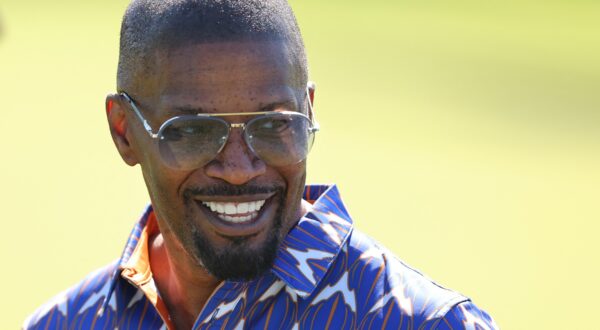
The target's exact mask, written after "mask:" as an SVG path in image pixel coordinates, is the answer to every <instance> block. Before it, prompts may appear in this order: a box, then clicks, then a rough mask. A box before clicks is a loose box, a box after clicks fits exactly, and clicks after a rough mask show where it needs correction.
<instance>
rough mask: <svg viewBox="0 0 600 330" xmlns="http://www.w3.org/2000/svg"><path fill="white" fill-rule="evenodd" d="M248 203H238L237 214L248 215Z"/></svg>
mask: <svg viewBox="0 0 600 330" xmlns="http://www.w3.org/2000/svg"><path fill="white" fill-rule="evenodd" d="M249 209H250V203H240V204H238V206H237V213H248V210H249Z"/></svg>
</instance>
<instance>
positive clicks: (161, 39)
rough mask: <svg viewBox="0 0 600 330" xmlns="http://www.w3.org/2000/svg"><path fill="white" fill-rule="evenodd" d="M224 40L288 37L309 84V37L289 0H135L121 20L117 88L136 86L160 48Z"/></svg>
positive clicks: (301, 78) (300, 76)
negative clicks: (306, 48)
mask: <svg viewBox="0 0 600 330" xmlns="http://www.w3.org/2000/svg"><path fill="white" fill-rule="evenodd" d="M221 41H223V42H225V41H283V42H285V43H286V45H287V48H288V51H289V55H290V57H291V62H292V63H294V64H295V66H296V67H297V72H296V73H295V76H296V77H295V78H294V80H295V81H294V83H295V84H298V85H299V86H298V87H302V88H303V87H304V86H306V83H307V80H308V68H307V66H308V65H307V60H306V53H305V51H304V43H303V41H302V36H301V34H300V30H299V28H298V23H297V22H296V18H295V16H294V13H293V12H292V9H291V8H290V6H289V4H288V3H287V1H286V0H133V1H132V2H131V3H130V4H129V6H128V8H127V10H126V12H125V15H124V17H123V22H122V25H121V42H120V51H119V67H118V72H117V89H118V90H119V91H124V90H131V89H133V88H135V86H136V85H135V84H136V81H137V80H138V78H141V77H143V75H145V74H148V73H150V74H151V73H152V72H153V69H154V67H153V65H152V60H153V56H154V54H155V51H156V50H157V49H174V48H177V47H180V46H185V45H188V44H192V43H212V42H221Z"/></svg>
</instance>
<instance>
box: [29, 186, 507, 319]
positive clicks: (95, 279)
mask: <svg viewBox="0 0 600 330" xmlns="http://www.w3.org/2000/svg"><path fill="white" fill-rule="evenodd" d="M304 195H305V196H304V198H305V199H306V200H307V201H309V202H310V203H311V204H313V207H312V208H311V210H310V211H309V212H308V213H307V214H305V215H304V216H303V217H302V219H300V221H299V222H298V224H297V225H296V226H295V227H294V228H293V229H292V230H291V231H290V232H289V234H288V235H287V236H286V238H285V239H284V241H283V242H282V243H281V245H280V247H279V250H278V252H277V257H276V259H275V262H274V264H273V267H272V269H271V270H270V271H268V272H266V273H265V274H263V275H262V276H260V277H259V278H256V279H254V280H252V281H248V282H233V281H223V282H221V284H220V285H219V286H218V287H217V288H216V289H215V291H214V292H213V293H212V295H211V297H210V298H209V300H208V301H207V303H206V305H205V306H204V308H203V309H202V311H201V312H200V314H199V315H198V317H197V319H196V322H195V324H194V327H193V329H255V328H256V329H438V330H447V329H497V328H498V327H497V326H496V325H495V323H494V321H493V320H492V319H491V317H490V316H489V315H488V314H487V313H486V312H484V311H483V310H481V309H479V308H478V307H477V306H475V305H474V304H473V303H472V302H471V301H470V300H469V299H468V298H467V297H465V296H463V295H461V294H459V293H457V292H454V291H451V290H448V289H445V288H443V287H441V286H439V285H437V284H436V283H434V282H432V281H431V280H429V279H428V278H426V277H425V276H423V275H422V274H421V273H419V272H418V271H416V270H414V269H412V268H410V267H409V266H407V265H406V264H404V263H403V262H402V261H400V260H399V259H398V258H396V257H395V256H394V255H393V254H392V253H390V252H389V251H387V250H386V249H384V248H383V247H381V246H379V245H377V243H375V242H374V241H373V240H371V239H370V238H368V237H367V236H365V235H364V234H362V233H360V232H359V231H357V230H354V229H353V226H352V219H351V218H350V215H349V214H348V212H347V211H346V208H345V207H344V204H343V203H342V200H341V197H340V195H339V192H338V189H337V188H336V186H335V185H333V186H325V185H312V186H307V187H306V189H305V193H304ZM157 231H158V227H157V225H156V219H155V217H154V212H153V211H152V208H151V207H149V208H148V209H147V210H146V212H145V213H144V215H143V216H142V218H141V219H140V220H139V222H138V223H137V224H136V225H135V228H134V229H133V231H132V233H131V235H130V237H129V240H128V242H127V245H126V247H125V251H124V252H123V254H122V256H121V258H120V259H119V260H118V261H116V262H114V263H112V264H110V265H108V266H106V267H104V268H102V269H100V270H97V271H96V272H94V273H92V274H90V275H88V276H87V278H85V279H84V280H83V281H82V282H80V283H79V284H77V285H75V286H74V287H72V288H71V289H69V290H67V291H65V292H63V293H61V294H59V295H58V296H56V297H55V298H54V299H53V300H51V301H50V302H48V303H47V304H46V305H44V306H42V307H41V308H39V309H38V310H37V311H36V312H34V313H33V314H32V315H31V316H30V317H29V318H28V319H27V320H26V321H25V324H24V326H23V328H24V329H174V326H173V323H172V321H171V319H170V317H169V313H168V310H167V308H166V306H165V304H164V302H163V301H162V299H161V297H160V294H159V292H158V291H157V289H156V285H155V283H154V280H153V277H152V271H151V269H150V263H149V259H148V238H149V237H151V236H152V235H153V234H155V233H156V232H157Z"/></svg>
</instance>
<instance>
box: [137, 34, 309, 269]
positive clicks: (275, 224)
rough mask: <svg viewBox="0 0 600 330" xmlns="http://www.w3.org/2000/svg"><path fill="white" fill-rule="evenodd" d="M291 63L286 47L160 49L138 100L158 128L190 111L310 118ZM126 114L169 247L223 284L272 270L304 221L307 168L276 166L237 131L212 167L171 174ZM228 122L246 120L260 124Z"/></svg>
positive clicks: (230, 44)
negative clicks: (294, 113) (279, 250)
mask: <svg viewBox="0 0 600 330" xmlns="http://www.w3.org/2000/svg"><path fill="white" fill-rule="evenodd" d="M292 63H293V61H291V60H290V59H289V55H288V52H287V50H286V48H285V44H283V43H279V42H227V43H215V44H199V45H191V46H186V47H182V48H177V49H173V50H168V51H159V52H158V54H157V58H156V62H155V65H156V67H155V69H154V71H155V72H157V75H156V76H152V77H148V79H147V81H145V82H144V84H142V85H141V86H142V90H141V91H140V93H139V94H140V95H144V96H143V97H142V96H140V97H138V98H136V102H137V103H138V104H139V106H140V108H141V109H142V111H143V112H144V116H145V117H146V118H147V119H148V121H149V123H150V125H151V126H152V128H153V129H154V131H156V130H157V129H158V128H159V127H160V125H161V124H162V123H164V122H165V121H166V120H167V119H169V118H172V117H174V116H177V115H183V114H190V113H200V112H203V113H232V112H255V111H264V110H289V111H298V112H305V113H306V102H307V99H306V97H305V94H304V90H303V88H299V86H297V83H294V79H295V74H296V71H295V70H296V68H294V67H293V66H292ZM135 97H136V96H134V98H135ZM127 117H128V122H129V129H130V130H131V136H132V138H131V145H132V149H133V150H134V152H135V154H136V158H137V160H138V161H139V163H140V164H141V167H142V172H143V175H144V180H145V181H146V185H147V187H148V191H149V193H150V198H151V200H152V204H153V206H154V210H155V212H156V215H157V218H158V221H159V227H160V228H161V233H162V234H163V238H164V240H165V242H166V243H167V245H170V246H171V250H178V251H182V253H183V254H186V255H187V256H189V257H191V259H192V260H194V261H195V262H196V263H197V264H199V265H203V266H204V267H205V268H206V269H207V270H208V271H209V272H211V273H212V274H213V275H214V276H216V277H218V278H223V279H248V278H253V277H255V276H257V275H259V274H260V273H262V272H263V271H265V270H266V269H268V268H269V266H270V265H271V264H272V261H273V259H274V256H275V252H276V248H277V246H278V244H279V242H280V240H281V239H282V237H284V236H285V234H286V233H287V232H288V230H289V229H290V228H291V226H292V225H293V224H294V223H295V221H296V220H298V218H299V217H300V216H301V207H300V205H301V196H302V191H303V189H304V182H305V172H306V167H305V161H303V162H301V163H299V164H295V165H290V166H285V167H273V166H270V165H269V164H267V163H265V162H264V161H263V160H261V159H259V158H258V157H257V156H256V155H254V154H253V153H252V152H251V150H250V149H249V148H248V146H247V145H246V143H245V141H244V139H243V136H242V130H241V129H240V128H233V129H232V131H231V134H230V136H229V140H228V142H227V144H226V145H225V147H224V149H223V150H222V151H221V152H220V153H219V154H218V155H217V156H216V157H215V158H214V159H213V160H212V161H210V162H209V163H208V164H206V165H204V166H202V167H199V168H197V169H192V170H178V169H173V168H170V167H168V166H167V165H166V164H165V163H164V162H163V160H162V159H161V157H160V155H159V152H158V147H157V144H156V141H155V140H152V139H150V138H149V136H148V135H147V134H146V132H144V131H143V128H142V127H141V124H140V123H139V121H138V120H137V119H136V118H135V117H134V116H133V114H132V113H131V112H130V113H128V114H127ZM223 118H225V119H226V120H227V121H230V122H235V123H239V122H247V121H248V120H249V119H251V118H252V117H251V116H231V117H223Z"/></svg>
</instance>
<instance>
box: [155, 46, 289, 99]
mask: <svg viewBox="0 0 600 330" xmlns="http://www.w3.org/2000/svg"><path fill="white" fill-rule="evenodd" d="M155 58H156V61H155V65H156V67H155V70H154V71H155V72H156V74H155V75H154V77H151V78H150V79H149V81H148V86H149V87H150V86H152V85H153V87H154V88H153V89H154V91H153V92H152V94H153V95H154V96H156V99H155V102H156V103H158V104H159V105H162V106H164V107H168V106H171V105H174V104H177V105H189V106H193V105H195V104H198V103H201V105H202V106H203V107H207V106H213V107H215V108H218V107H219V106H225V107H227V106H230V105H232V103H235V102H249V101H251V100H254V101H257V100H258V101H261V100H262V99H277V98H285V97H289V96H291V95H293V94H294V92H297V91H298V90H299V89H300V90H301V87H300V86H297V85H298V83H297V74H298V70H299V68H295V67H294V65H293V63H294V61H293V60H292V59H291V58H290V52H289V51H288V48H287V46H286V44H285V43H283V42H278V41H260V42H249V41H246V42H220V43H202V44H195V45H188V46H184V47H179V48H176V49H168V50H159V51H158V52H157V54H156V57H155ZM207 103H210V104H207Z"/></svg>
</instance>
